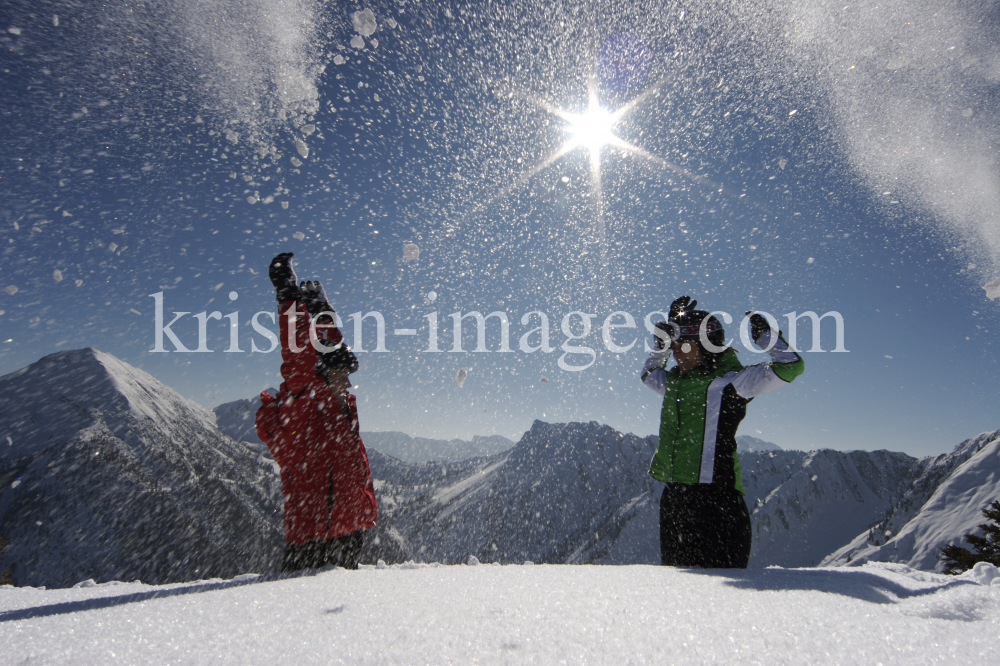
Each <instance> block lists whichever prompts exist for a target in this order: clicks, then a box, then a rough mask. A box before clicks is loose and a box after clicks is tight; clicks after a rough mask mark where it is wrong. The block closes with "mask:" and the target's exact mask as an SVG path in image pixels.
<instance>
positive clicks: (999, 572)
mask: <svg viewBox="0 0 1000 666" xmlns="http://www.w3.org/2000/svg"><path fill="white" fill-rule="evenodd" d="M965 575H966V576H967V577H969V578H972V579H973V580H974V581H976V582H977V583H979V584H980V585H990V584H991V583H993V582H994V580H995V579H998V578H1000V569H997V568H996V567H995V566H993V565H992V564H990V563H989V562H976V564H975V566H973V567H972V570H971V571H969V572H967V573H966V574H965Z"/></svg>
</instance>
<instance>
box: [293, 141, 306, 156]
mask: <svg viewBox="0 0 1000 666" xmlns="http://www.w3.org/2000/svg"><path fill="white" fill-rule="evenodd" d="M295 150H297V151H299V155H301V156H302V159H306V158H307V157H309V146H307V145H306V144H305V142H304V141H302V140H301V139H296V140H295Z"/></svg>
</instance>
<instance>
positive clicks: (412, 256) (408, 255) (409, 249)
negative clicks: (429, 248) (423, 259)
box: [403, 243, 420, 261]
mask: <svg viewBox="0 0 1000 666" xmlns="http://www.w3.org/2000/svg"><path fill="white" fill-rule="evenodd" d="M418 259H420V247H419V246H418V245H417V244H416V243H407V244H406V245H404V246H403V260H404V261H417V260H418Z"/></svg>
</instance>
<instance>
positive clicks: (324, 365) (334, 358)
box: [316, 342, 358, 381]
mask: <svg viewBox="0 0 1000 666" xmlns="http://www.w3.org/2000/svg"><path fill="white" fill-rule="evenodd" d="M316 370H317V372H319V374H321V375H322V376H323V377H325V378H326V379H327V380H328V381H329V378H330V372H332V371H335V370H347V374H351V373H354V372H357V371H358V357H357V356H355V355H354V352H352V351H351V349H350V347H348V346H347V345H346V344H344V343H343V342H341V343H340V345H338V346H337V348H336V349H335V350H334V351H331V352H323V353H321V354H320V355H319V358H318V359H317V361H316Z"/></svg>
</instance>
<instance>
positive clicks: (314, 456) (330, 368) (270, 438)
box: [255, 253, 378, 572]
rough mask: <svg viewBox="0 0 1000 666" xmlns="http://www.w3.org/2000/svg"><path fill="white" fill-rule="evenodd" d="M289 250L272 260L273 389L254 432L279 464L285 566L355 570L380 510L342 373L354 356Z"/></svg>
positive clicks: (350, 368)
mask: <svg viewBox="0 0 1000 666" xmlns="http://www.w3.org/2000/svg"><path fill="white" fill-rule="evenodd" d="M292 256H293V255H292V254H291V253H283V254H279V255H278V256H276V257H275V258H274V259H273V260H272V261H271V266H270V269H269V275H270V278H271V282H272V283H273V284H274V286H275V289H276V290H277V296H278V303H279V305H278V313H279V329H280V335H281V359H282V363H281V376H282V378H283V379H284V380H285V381H284V382H283V383H282V384H281V387H280V388H279V390H278V394H277V396H271V395H270V394H268V393H266V392H264V393H262V394H261V403H262V404H261V407H260V409H259V410H257V415H256V419H255V425H256V427H257V434H258V436H259V437H260V438H261V441H263V442H264V443H265V444H267V448H268V449H270V451H271V454H272V455H273V456H274V460H275V461H276V462H277V463H278V465H279V466H280V468H281V493H282V495H283V496H284V498H285V539H286V540H287V541H288V546H287V547H286V549H285V556H284V559H283V561H282V564H281V570H282V571H284V572H291V571H298V570H299V569H307V568H320V567H323V566H327V565H334V566H340V567H344V568H347V569H357V567H358V558H359V555H360V551H361V547H362V545H363V543H364V533H365V530H368V529H371V528H372V527H374V526H375V520H376V518H377V517H378V507H377V505H376V502H375V488H374V485H373V483H372V474H371V470H370V468H369V466H368V454H367V453H366V452H365V446H364V444H363V443H362V441H361V435H360V430H359V426H358V409H357V403H356V401H355V398H354V396H353V395H351V394H350V393H349V392H348V389H350V388H351V382H350V380H349V378H348V374H350V373H352V372H355V371H356V370H357V369H358V360H357V358H356V357H355V356H354V354H353V353H352V352H351V350H350V348H349V347H347V345H346V344H344V340H343V336H342V335H341V333H340V330H339V329H338V328H337V327H336V325H335V323H333V317H334V315H333V308H332V307H330V303H329V300H328V299H327V297H326V293H325V291H324V290H323V287H322V286H321V285H320V283H319V282H318V281H317V282H303V283H301V284H297V282H298V278H297V277H296V275H295V270H294V268H293V267H292Z"/></svg>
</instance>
